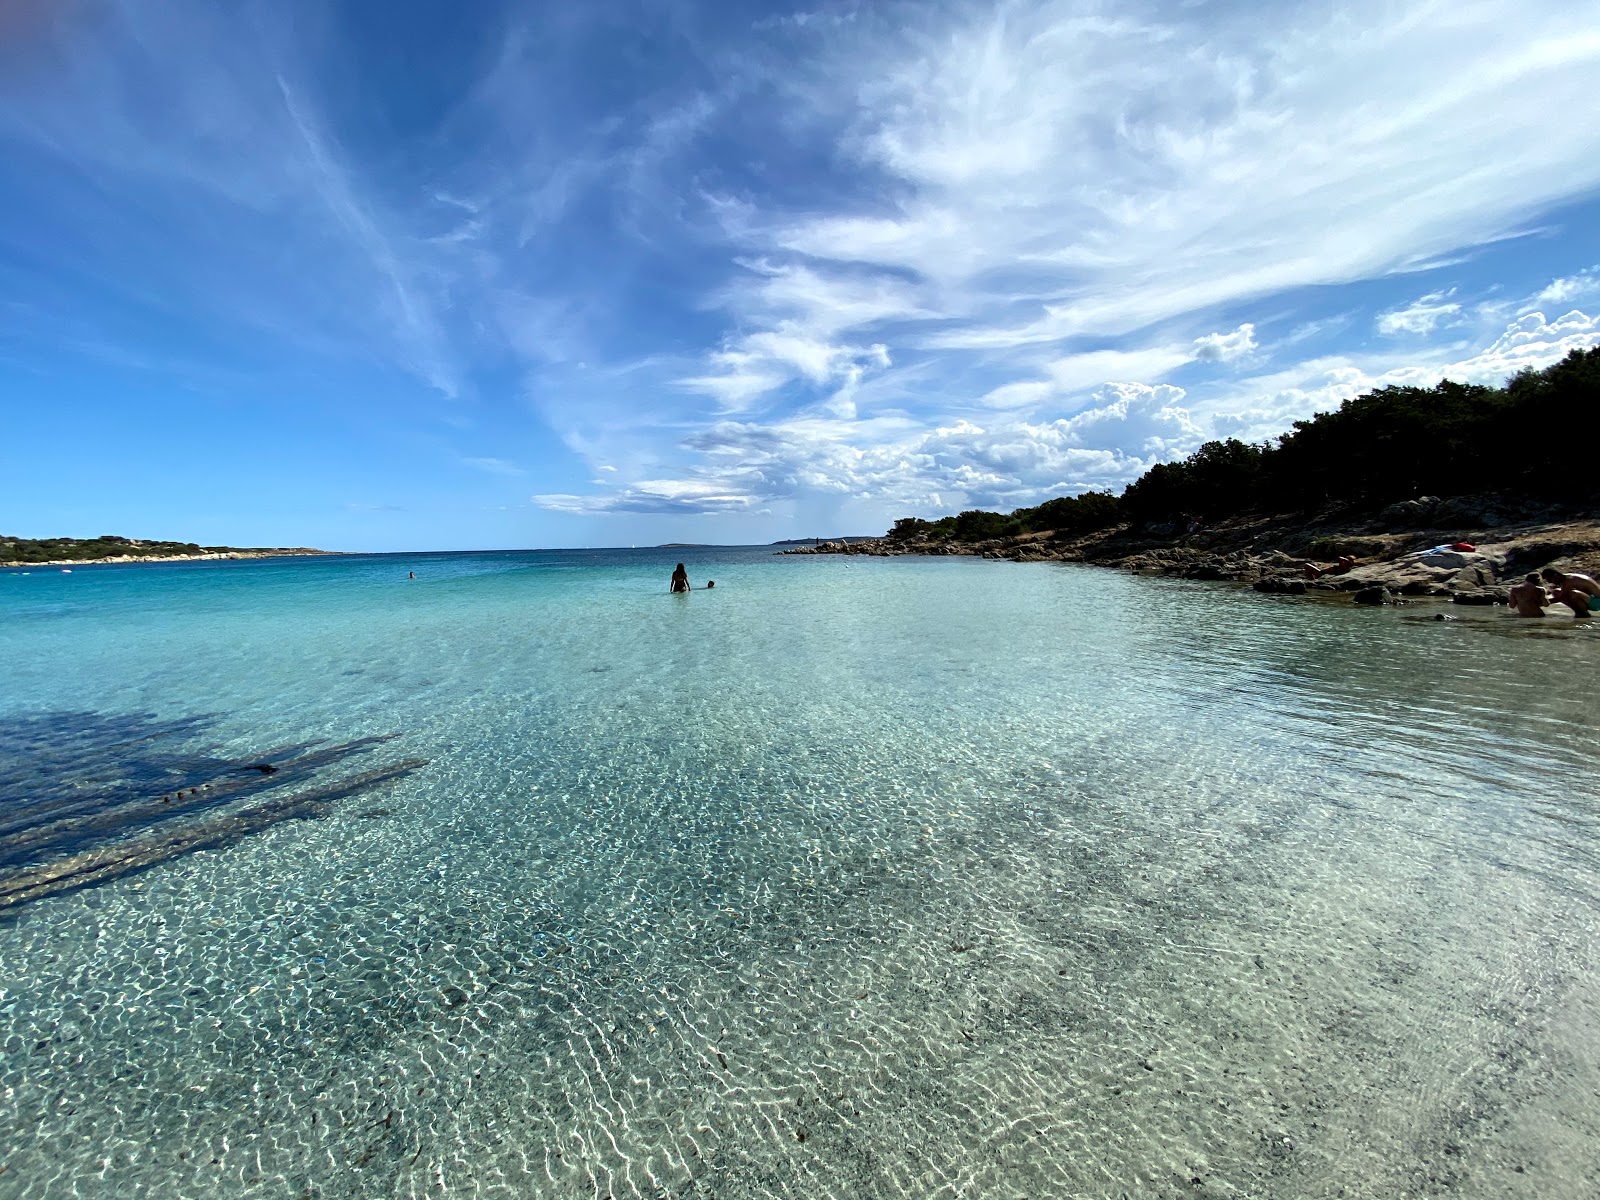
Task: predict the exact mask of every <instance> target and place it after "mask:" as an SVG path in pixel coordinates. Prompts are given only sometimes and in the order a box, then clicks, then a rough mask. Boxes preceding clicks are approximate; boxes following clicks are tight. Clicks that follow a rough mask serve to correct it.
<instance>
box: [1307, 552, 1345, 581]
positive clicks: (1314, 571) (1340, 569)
mask: <svg viewBox="0 0 1600 1200" xmlns="http://www.w3.org/2000/svg"><path fill="white" fill-rule="evenodd" d="M1355 565H1356V559H1355V555H1353V554H1341V555H1340V556H1339V561H1338V562H1336V563H1334V564H1333V566H1331V567H1319V566H1317V564H1316V563H1309V562H1308V563H1301V564H1300V569H1301V570H1303V571H1304V572H1305V573H1306V578H1307V579H1321V578H1322V577H1323V576H1324V575H1348V574H1350V572H1351V571H1353V570H1354V569H1355Z"/></svg>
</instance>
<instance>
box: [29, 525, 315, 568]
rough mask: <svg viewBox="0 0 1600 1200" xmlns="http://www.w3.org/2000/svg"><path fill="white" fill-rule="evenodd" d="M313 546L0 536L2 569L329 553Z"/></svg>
mask: <svg viewBox="0 0 1600 1200" xmlns="http://www.w3.org/2000/svg"><path fill="white" fill-rule="evenodd" d="M327 553H330V552H329V551H327V550H313V549H312V548H310V547H309V546H202V545H200V544H199V543H197V542H151V541H141V540H139V539H138V538H126V537H119V536H118V535H116V534H114V533H103V534H101V535H100V536H99V537H93V538H25V537H13V536H11V535H9V534H0V566H11V567H70V566H79V565H87V564H89V563H130V562H193V561H200V560H205V559H215V558H277V557H279V556H286V555H301V554H327Z"/></svg>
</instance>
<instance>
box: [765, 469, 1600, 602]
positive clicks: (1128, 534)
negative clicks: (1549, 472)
mask: <svg viewBox="0 0 1600 1200" xmlns="http://www.w3.org/2000/svg"><path fill="white" fill-rule="evenodd" d="M1397 509H1398V510H1400V511H1398V512H1397V511H1395V510H1397ZM1452 516H1458V517H1459V518H1462V519H1459V520H1449V519H1448V518H1450V517H1452ZM1473 516H1478V517H1480V518H1482V517H1489V516H1498V514H1495V513H1492V512H1481V511H1473V509H1472V507H1471V506H1470V505H1461V504H1459V503H1457V502H1452V501H1439V500H1436V499H1433V498H1431V497H1422V498H1420V499H1419V500H1415V501H1407V502H1405V503H1404V504H1402V505H1394V506H1390V508H1389V509H1385V510H1383V512H1381V513H1375V514H1374V513H1369V514H1355V513H1347V512H1341V511H1337V510H1335V511H1328V512H1324V513H1320V514H1314V515H1310V516H1307V515H1279V516H1267V515H1250V516H1244V517H1236V518H1233V519H1231V520H1227V521H1219V522H1217V523H1215V524H1211V525H1204V526H1200V527H1198V528H1196V529H1194V530H1193V531H1192V532H1186V531H1183V532H1180V531H1179V530H1178V529H1176V528H1174V527H1173V526H1171V525H1145V526H1135V525H1129V524H1119V525H1116V526H1112V527H1109V528H1106V529H1102V530H1096V531H1094V532H1091V533H1085V534H1077V535H1063V534H1060V533H1053V532H1038V533H1025V534H1018V535H1014V536H1010V537H1004V538H996V539H992V540H990V541H980V542H968V543H962V542H955V541H951V540H944V541H940V540H935V539H926V538H923V539H918V538H910V539H904V540H899V541H895V540H891V539H890V538H888V537H882V538H877V539H874V540H872V541H870V542H850V543H845V542H842V541H832V542H822V543H820V544H818V545H815V546H807V547H795V548H792V549H787V550H782V551H778V553H780V554H864V555H870V556H875V557H896V556H899V555H904V554H919V555H928V556H943V555H959V556H969V557H975V558H992V559H1001V560H1005V561H1009V562H1078V563H1087V564H1089V565H1091V566H1103V567H1112V568H1115V569H1118V570H1124V571H1130V572H1132V573H1134V574H1142V575H1161V576H1172V577H1179V578H1184V579H1197V580H1209V581H1217V582H1232V583H1238V584H1241V585H1244V586H1249V587H1251V588H1253V589H1254V590H1256V591H1260V592H1271V593H1280V594H1284V595H1326V596H1327V597H1329V598H1332V597H1333V596H1337V595H1340V594H1344V595H1347V596H1348V597H1349V599H1350V600H1351V601H1353V602H1354V603H1358V604H1370V605H1381V604H1404V603H1409V602H1410V601H1411V600H1414V599H1428V598H1431V599H1436V600H1444V601H1447V602H1450V603H1455V604H1477V605H1492V604H1504V603H1505V602H1506V592H1507V590H1508V589H1509V587H1510V586H1511V584H1512V583H1514V582H1516V581H1517V580H1519V579H1520V578H1522V576H1524V575H1526V574H1528V573H1529V572H1533V571H1538V570H1541V569H1542V568H1544V567H1547V566H1553V567H1556V568H1557V569H1560V570H1566V571H1581V572H1583V573H1585V574H1591V575H1593V574H1596V573H1597V572H1600V518H1595V517H1589V516H1576V515H1572V514H1561V515H1559V516H1558V515H1557V514H1554V513H1550V512H1543V513H1537V514H1532V513H1530V514H1528V519H1525V520H1507V519H1504V518H1501V519H1499V520H1484V519H1480V520H1476V521H1474V520H1471V519H1470V518H1471V517H1473ZM1430 517H1431V518H1432V519H1429V518H1430ZM1419 518H1420V519H1419ZM1453 543H1466V544H1469V545H1471V546H1472V549H1471V550H1470V551H1456V550H1451V549H1445V547H1448V546H1450V545H1451V544H1453ZM1430 550H1432V551H1434V552H1433V553H1428V551H1430ZM1340 555H1351V556H1354V557H1355V558H1356V559H1357V564H1356V566H1355V567H1353V568H1352V569H1350V570H1348V571H1346V572H1344V573H1342V574H1331V573H1330V574H1325V575H1322V576H1320V577H1318V578H1307V573H1306V571H1305V570H1304V565H1305V564H1306V563H1307V562H1312V563H1317V564H1319V565H1321V566H1324V567H1326V566H1331V565H1332V564H1333V562H1334V561H1335V560H1336V559H1337V558H1338V557H1339V556H1340ZM1552 611H1562V610H1561V609H1560V608H1559V607H1557V608H1556V609H1554V610H1552Z"/></svg>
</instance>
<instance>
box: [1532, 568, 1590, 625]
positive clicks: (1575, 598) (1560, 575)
mask: <svg viewBox="0 0 1600 1200" xmlns="http://www.w3.org/2000/svg"><path fill="white" fill-rule="evenodd" d="M1539 574H1541V575H1543V576H1544V579H1545V582H1546V583H1548V584H1549V585H1550V590H1551V592H1553V593H1554V594H1555V599H1554V602H1555V603H1556V604H1565V605H1566V606H1567V607H1568V608H1570V609H1571V610H1572V611H1573V613H1574V614H1576V615H1577V616H1580V617H1587V616H1588V615H1589V614H1590V613H1600V583H1596V582H1595V581H1594V580H1592V579H1590V578H1589V577H1588V576H1587V575H1579V574H1576V573H1574V574H1570V575H1569V574H1566V573H1564V572H1562V571H1558V570H1556V569H1555V568H1554V567H1546V568H1545V569H1544V570H1542V571H1540V572H1539Z"/></svg>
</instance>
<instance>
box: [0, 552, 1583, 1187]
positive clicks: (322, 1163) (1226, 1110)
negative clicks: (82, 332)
mask: <svg viewBox="0 0 1600 1200" xmlns="http://www.w3.org/2000/svg"><path fill="white" fill-rule="evenodd" d="M685 555H689V556H691V557H690V558H689V559H688V565H689V568H690V573H691V578H692V579H693V580H694V582H695V583H696V584H697V585H698V584H701V583H703V581H704V579H705V578H706V577H707V576H708V575H709V576H710V577H712V578H715V579H716V581H717V587H716V590H715V591H712V592H705V591H696V592H695V593H693V594H691V595H689V596H686V597H683V596H669V595H667V594H665V588H666V582H667V575H668V573H669V572H670V570H671V566H672V563H673V562H674V561H676V558H677V557H682V556H685ZM408 570H415V571H416V573H417V575H418V579H417V580H416V581H414V582H409V581H407V580H406V578H405V576H406V573H407V571H408ZM1422 615H1424V614H1414V613H1412V612H1408V611H1405V610H1400V611H1393V612H1389V611H1385V612H1367V611H1357V610H1354V609H1350V608H1346V607H1336V606H1332V605H1324V604H1315V603H1307V602H1304V601H1295V600H1292V599H1284V598H1278V597H1261V596H1255V595H1254V594H1251V593H1241V592H1239V591H1237V590H1234V589H1231V588H1227V587H1218V586H1215V585H1197V584H1187V583H1180V582H1171V581H1152V580H1139V579H1132V578H1129V577H1125V576H1122V575H1118V574H1115V573H1112V572H1106V571H1096V570H1093V569H1088V568H1075V567H1070V566H1061V565H1058V564H1035V565H1026V566H1018V565H1013V564H1001V563H989V562H982V561H974V560H962V559H929V560H917V559H893V560H861V559H827V558H778V557H774V556H772V555H771V554H770V553H767V552H765V551H762V550H749V551H736V550H683V551H670V552H646V551H639V552H628V551H612V552H577V551H573V552H541V553H523V554H513V553H504V554H484V555H438V556H409V557H375V558H350V559H335V560H296V561H280V562H248V563H222V564H212V563H205V564H185V565H174V566H170V567H151V566H144V567H130V568H102V569H81V570H78V571H76V572H74V573H73V574H72V575H70V576H68V575H61V574H59V573H52V572H42V571H35V572H33V573H31V574H29V575H22V574H20V573H0V655H3V660H4V661H5V662H6V664H7V674H6V686H5V688H4V691H3V693H0V755H4V756H5V763H6V770H4V771H0V784H3V787H4V791H5V795H6V797H7V798H6V800H5V805H6V808H5V811H3V812H0V821H3V820H10V821H13V823H18V822H22V823H25V821H24V818H26V817H27V815H28V813H29V812H39V811H43V810H42V809H30V808H29V805H39V804H43V803H46V802H48V803H50V804H56V805H64V806H66V807H67V808H69V809H71V810H72V811H78V810H79V809H82V810H84V811H91V810H92V811H93V812H97V813H98V812H99V811H101V809H102V808H104V806H105V805H106V804H109V803H111V800H109V799H107V798H108V797H110V798H112V799H118V798H125V797H134V798H135V799H137V798H138V797H141V796H143V795H144V791H145V790H148V789H151V788H157V787H160V788H163V789H165V788H167V787H174V788H175V787H177V786H178V781H179V780H180V779H183V780H189V779H199V778H202V777H203V778H206V779H212V778H222V777H227V776H226V772H227V771H229V770H232V769H234V768H235V767H237V766H239V765H240V764H243V765H245V766H248V764H249V763H251V762H253V761H254V756H256V755H259V754H261V753H262V752H263V751H264V750H273V751H274V752H275V751H277V750H282V749H284V748H293V749H294V750H295V752H296V753H299V754H302V755H305V754H314V753H317V752H316V751H315V749H314V748H315V747H319V746H320V747H333V748H338V747H345V746H360V747H363V748H365V747H369V746H377V747H378V749H377V750H374V751H372V753H373V754H376V755H380V756H382V755H387V756H388V757H389V758H392V759H394V760H396V761H400V760H403V761H404V762H405V763H408V764H417V763H423V764H425V765H422V766H420V767H416V768H415V769H412V768H408V769H410V770H411V773H410V774H399V775H396V776H395V777H393V778H390V777H387V776H385V777H384V778H383V779H381V780H379V781H378V782H376V783H374V784H373V785H372V787H371V788H368V789H367V790H363V791H360V792H359V794H355V793H350V794H347V793H346V792H345V791H340V790H339V789H338V788H337V786H334V785H336V784H337V782H338V781H337V779H333V780H332V781H331V783H330V784H329V787H328V790H327V795H328V796H330V797H333V798H332V799H330V800H328V801H327V802H326V803H322V804H321V805H320V806H319V807H318V808H317V809H316V811H315V812H313V813H309V814H297V816H302V817H304V819H292V820H288V819H286V820H282V821H274V822H270V823H265V824H262V825H261V826H260V827H259V828H253V829H251V830H250V831H249V832H248V834H247V835H242V836H239V837H238V838H235V839H231V840H229V841H227V842H226V843H225V844H224V843H219V844H217V845H215V846H210V845H203V846H199V847H198V848H194V847H186V848H185V850H184V852H183V853H181V854H175V855H173V856H171V857H168V858H164V859H161V860H159V861H154V862H153V863H151V864H147V865H146V864H140V869H138V870H136V871H130V872H129V873H127V874H124V875H121V876H118V877H115V878H109V879H107V880H106V881H104V882H101V883H99V884H97V885H95V886H84V887H80V888H79V889H77V890H75V891H72V892H69V893H64V894H52V895H46V896H43V897H42V898H38V899H35V900H32V901H31V902H29V903H27V904H22V905H18V906H16V907H15V909H14V910H10V911H9V912H8V915H7V916H6V917H5V918H4V919H3V921H0V1197H19V1198H21V1197H27V1198H30V1200H31V1198H38V1200H49V1198H55V1197H63V1198H64V1197H84V1198H92V1197H127V1196H151V1197H163V1198H165V1197H174V1198H176V1197H320V1198H326V1200H334V1198H346V1197H349V1198H352V1200H354V1198H369V1197H391V1196H392V1197H413V1196H415V1197H424V1196H426V1197H446V1196H449V1197H456V1196H463V1197H464V1196H474V1197H476V1196H503V1197H527V1196H548V1197H606V1196H611V1197H617V1198H619V1200H620V1198H622V1197H694V1196H698V1197H718V1198H734V1197H758V1196H759V1197H804V1198H807V1200H812V1198H822V1197H841V1198H843V1197H863V1196H872V1197H876V1196H883V1197H931V1196H948V1197H956V1196H967V1197H1030V1198H1037V1197H1041V1196H1096V1197H1099V1196H1105V1197H1120V1196H1139V1197H1177V1196H1211V1197H1222V1196H1238V1197H1246V1196H1248V1197H1285V1198H1288V1197H1336V1196H1337V1197H1393V1196H1400V1195H1408V1196H1427V1195H1444V1194H1449V1195H1452V1196H1465V1197H1502V1196H1527V1197H1535V1196H1538V1197H1545V1198H1564V1197H1571V1198H1573V1200H1578V1198H1580V1197H1589V1196H1593V1195H1596V1194H1600V1152H1597V1151H1596V1149H1595V1147H1596V1146H1600V1099H1597V1097H1600V1053H1597V1051H1600V986H1597V976H1596V972H1595V962H1594V956H1595V951H1594V946H1595V944H1596V933H1597V929H1600V920H1597V913H1600V904H1597V900H1600V858H1597V853H1596V850H1597V846H1600V840H1597V839H1600V828H1597V825H1600V806H1597V804H1596V801H1595V798H1594V794H1593V769H1594V764H1595V762H1596V761H1597V759H1600V756H1597V750H1600V737H1597V736H1596V734H1595V733H1594V731H1593V727H1592V724H1591V717H1590V710H1591V708H1592V700H1591V698H1590V696H1589V695H1588V692H1589V691H1590V685H1589V682H1588V681H1591V680H1593V679H1594V678H1595V672H1596V666H1597V665H1600V635H1596V634H1595V633H1594V632H1592V631H1589V630H1585V629H1582V628H1574V627H1573V626H1572V624H1571V623H1562V627H1561V628H1559V629H1557V628H1555V627H1554V624H1555V623H1551V626H1550V627H1540V628H1537V629H1530V628H1526V627H1525V626H1520V625H1518V624H1517V623H1515V622H1513V621H1511V620H1510V619H1508V618H1506V617H1504V616H1503V615H1500V614H1492V613H1486V612H1482V611H1473V612H1468V613H1466V614H1464V615H1463V619H1461V620H1458V621H1453V622H1437V623H1436V622H1432V621H1427V620H1423V619H1420V617H1421V616H1422ZM386 735H394V737H393V740H392V741H388V742H384V743H382V744H381V745H380V744H379V743H375V742H373V743H369V742H365V741H363V740H362V739H368V738H379V737H383V736H386ZM365 752H366V751H365V750H363V753H365ZM333 757H334V755H333V754H332V752H331V751H329V752H326V753H324V754H323V757H322V758H317V759H316V760H315V761H317V762H319V763H320V762H323V761H325V760H330V761H331V759H332V758H333ZM306 761H311V760H309V759H308V760H306ZM361 765H363V766H366V765H369V764H368V763H367V762H366V761H365V759H363V760H362V764H361ZM372 765H381V764H372ZM331 769H333V770H338V769H340V768H338V767H337V764H336V765H335V766H334V767H333V768H331ZM186 772H187V774H186ZM207 772H209V773H210V774H207ZM230 778H231V777H230ZM317 782H318V784H319V785H320V784H322V782H323V780H322V777H321V776H319V777H318V780H317ZM185 786H193V785H192V784H186V785H185ZM280 790H284V791H287V790H289V789H288V786H287V785H286V786H285V788H283V789H280ZM319 794H321V793H319ZM79 795H82V796H83V797H85V798H86V799H84V800H83V801H81V802H80V801H79V800H78V799H77V797H78V796H79ZM118 802H120V800H118ZM128 811H130V812H135V811H142V810H136V809H130V810H128ZM29 819H31V818H29ZM96 828H97V829H98V828H99V827H98V826H97V827H96ZM137 833H138V831H137V830H135V831H133V833H132V834H129V835H128V836H134V835H136V834H137ZM96 836H100V835H99V833H96ZM118 836H122V833H119V834H118ZM44 843H45V839H42V838H41V839H40V844H41V845H44ZM49 845H50V846H58V845H67V842H66V841H65V840H64V836H63V837H56V838H55V840H54V841H51V842H49ZM71 848H74V849H75V848H76V843H73V844H72V847H71ZM63 852H64V851H63ZM19 853H20V852H19ZM13 857H16V856H13ZM6 861H8V862H9V861H11V860H10V859H7V860H6Z"/></svg>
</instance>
